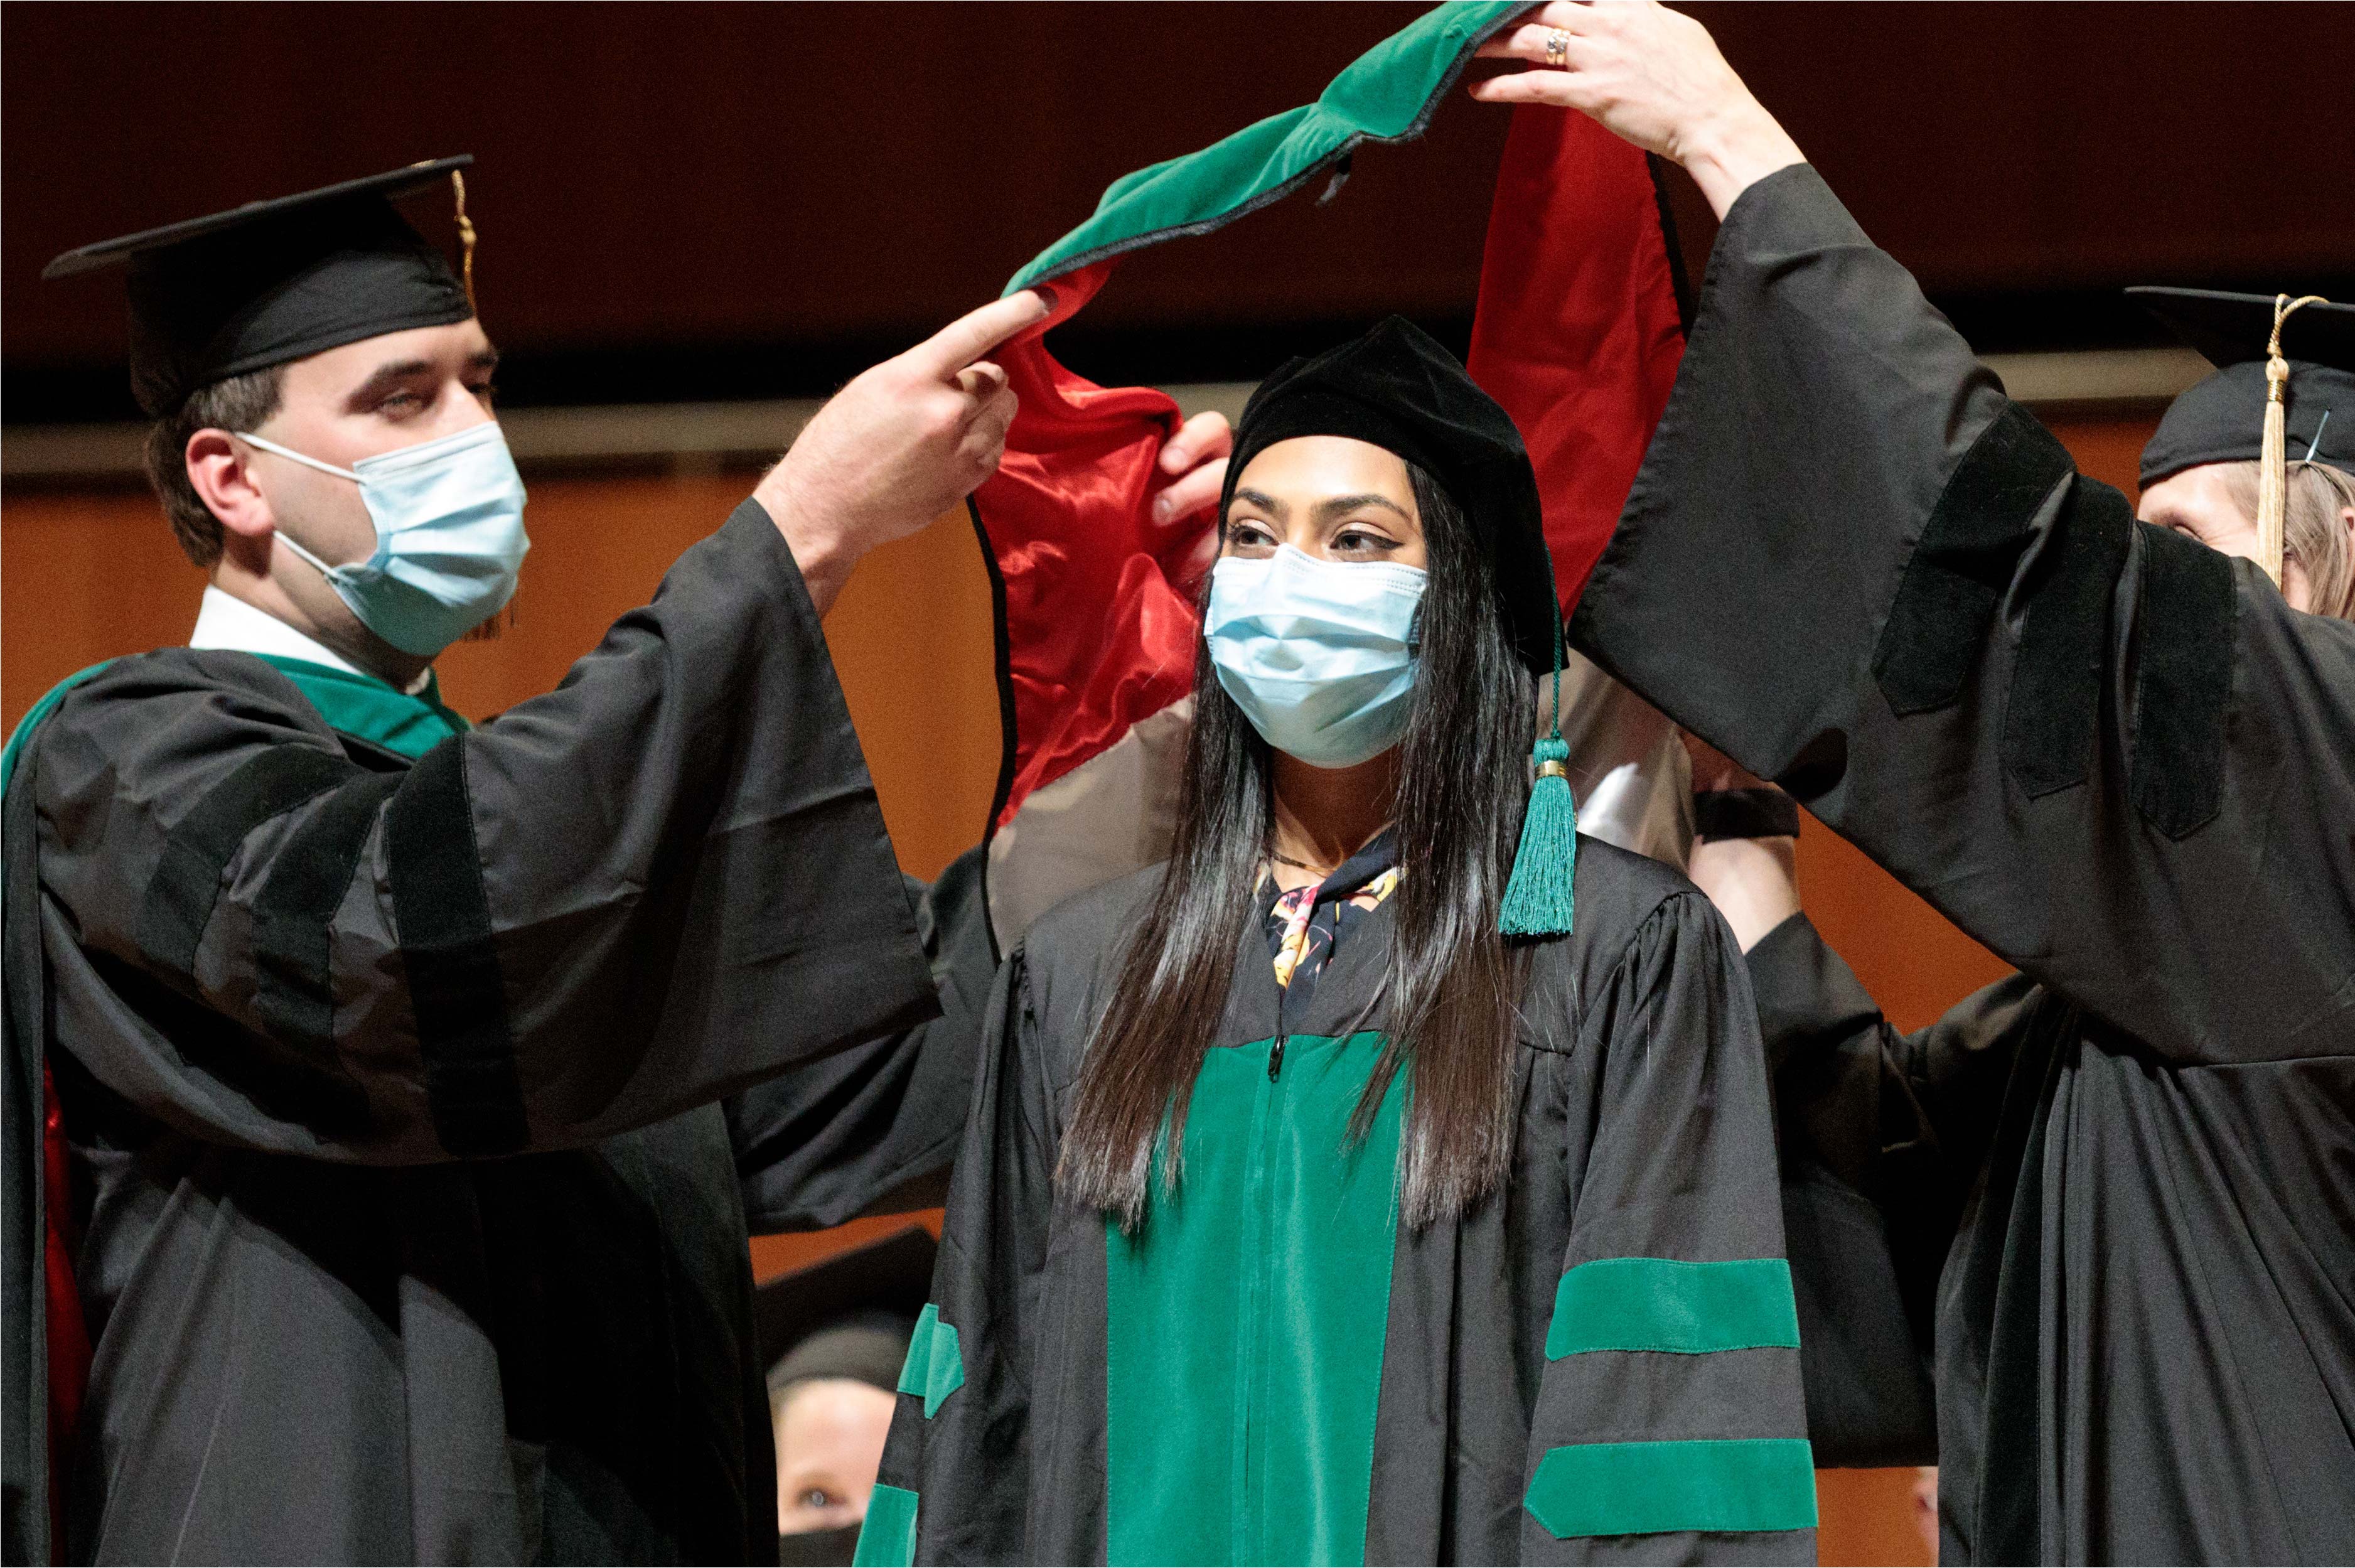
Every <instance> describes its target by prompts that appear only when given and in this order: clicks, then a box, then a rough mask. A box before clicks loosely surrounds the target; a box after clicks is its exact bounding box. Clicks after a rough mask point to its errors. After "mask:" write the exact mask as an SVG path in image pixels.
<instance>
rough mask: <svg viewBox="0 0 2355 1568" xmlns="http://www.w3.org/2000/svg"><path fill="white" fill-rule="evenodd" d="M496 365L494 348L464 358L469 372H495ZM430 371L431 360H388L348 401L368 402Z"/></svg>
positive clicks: (497, 357) (354, 390)
mask: <svg viewBox="0 0 2355 1568" xmlns="http://www.w3.org/2000/svg"><path fill="white" fill-rule="evenodd" d="M498 364H499V351H498V350H497V349H496V348H485V349H481V350H478V351H477V352H475V353H473V354H470V355H468V356H467V357H466V368H468V369H470V370H496V368H498ZM432 371H433V362H432V360H431V359H394V360H389V361H388V362H387V363H385V364H382V365H379V366H378V367H377V368H376V369H375V370H374V371H373V372H371V373H370V374H369V376H368V379H367V380H365V381H362V382H361V383H360V384H359V385H358V386H357V387H356V388H354V389H352V395H351V399H350V401H351V402H352V403H353V404H354V405H356V406H357V405H358V404H361V403H366V402H368V401H370V400H374V399H376V398H378V397H380V396H382V395H383V394H384V393H386V392H389V391H391V390H392V389H394V388H395V387H397V386H399V385H400V383H401V382H403V381H406V380H409V379H410V378H412V377H416V376H426V375H431V374H432Z"/></svg>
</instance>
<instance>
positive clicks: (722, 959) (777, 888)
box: [37, 501, 937, 1163]
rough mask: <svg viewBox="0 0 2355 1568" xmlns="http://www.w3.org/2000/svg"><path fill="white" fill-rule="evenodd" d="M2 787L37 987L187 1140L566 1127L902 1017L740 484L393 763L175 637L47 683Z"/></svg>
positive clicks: (773, 559) (912, 945) (893, 956)
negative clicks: (557, 671) (487, 707)
mask: <svg viewBox="0 0 2355 1568" xmlns="http://www.w3.org/2000/svg"><path fill="white" fill-rule="evenodd" d="M37 786H38V791H39V795H38V800H39V807H40V809H39V816H40V833H41V841H40V866H41V871H42V880H43V894H44V909H43V920H44V933H45V939H46V942H47V944H48V949H49V951H50V953H51V954H52V955H53V964H54V965H56V966H57V967H58V968H59V976H58V983H57V997H58V999H57V1004H56V1005H57V1007H58V1008H59V1011H60V1013H61V1014H64V1013H66V1012H69V1011H71V1010H73V1009H81V1010H82V1011H83V1013H84V1015H85V1016H83V1017H80V1018H79V1019H66V1018H64V1017H61V1018H60V1027H59V1038H60V1039H61V1040H66V1041H69V1042H70V1045H69V1048H70V1049H72V1050H74V1051H77V1052H78V1053H80V1054H81V1055H82V1056H83V1057H84V1060H82V1061H81V1063H80V1065H81V1066H82V1067H84V1068H86V1069H87V1070H88V1071H89V1072H91V1074H93V1075H94V1076H95V1077H97V1078H98V1079H99V1080H101V1082H102V1083H105V1084H106V1085H107V1086H108V1087H109V1088H111V1089H112V1091H113V1092H114V1093H117V1094H119V1095H121V1096H123V1098H124V1099H126V1100H128V1101H129V1102H130V1103H131V1104H133V1105H134V1106H136V1107H138V1108H139V1109H140V1110H142V1111H143V1112H144V1113H145V1114H147V1115H151V1116H153V1117H155V1118H156V1119H157V1120H159V1121H162V1122H164V1123H165V1124H167V1125H172V1126H175V1127H177V1128H179V1129H181V1130H183V1131H185V1132H187V1133H189V1134H192V1135H194V1136H200V1137H206V1138H211V1139H215V1140H221V1141H227V1142H229V1143H233V1144H238V1145H241V1146H244V1147H251V1148H257V1149H262V1150H267V1151H272V1152H279V1153H287V1154H295V1155H303V1156H308V1157H317V1158H330V1159H347V1160H357V1161H368V1162H381V1163H410V1162H424V1161H433V1160H441V1159H448V1158H453V1157H489V1156H499V1155H509V1154H515V1153H517V1152H521V1151H525V1150H531V1149H541V1148H549V1147H565V1146H577V1145H583V1144H588V1143H591V1142H594V1141H596V1140H598V1139H601V1138H603V1137H605V1136H610V1135H612V1134H614V1133H617V1132H620V1131H623V1130H626V1129H628V1128H631V1127H635V1126H641V1125H647V1124H650V1123H653V1122H655V1121H658V1120H661V1119H663V1118H666V1117H668V1116H671V1115H676V1114H677V1113H679V1112H681V1111H684V1110H687V1109H689V1108H691V1107H694V1106H696V1105H699V1104H710V1103H712V1102H715V1101H718V1100H720V1099H722V1098H723V1097H725V1096H727V1095H729V1094H730V1093H734V1092H736V1091H738V1090H740V1089H742V1088H744V1087H746V1086H747V1085H749V1084H751V1083H756V1082H759V1081H760V1080H762V1079H763V1078H766V1077H768V1076H771V1075H773V1074H774V1073H775V1072H779V1071H781V1070H782V1069H783V1068H785V1067H788V1066H790V1065H792V1064H794V1063H795V1062H799V1061H807V1060H810V1059H813V1058H815V1057H819V1056H823V1055H825V1054H826V1053H828V1052H830V1051H837V1050H839V1049H841V1048H843V1047H845V1046H848V1045H853V1044H856V1043H857V1042H858V1041H861V1040H874V1039H876V1038H878V1037H879V1036H881V1035H885V1034H888V1033H890V1032H892V1031H894V1030H897V1029H904V1028H907V1027H909V1026H911V1025H912V1024H913V1023H915V1022H916V1021H918V1020H920V1019H922V1018H924V1017H927V1016H929V1015H930V1014H931V1013H932V1012H933V1011H934V1010H936V1008H937V1004H936V1002H935V1001H934V999H933V989H932V978H931V976H930V973H929V971H928V970H927V968H926V965H925V962H924V956H923V954H922V950H921V948H920V947H919V945H918V944H917V940H916V933H915V930H914V919H913V912H912V911H911V909H910V907H909V901H908V897H907V893H906V891H905V889H904V888H903V886H902V884H901V880H900V873H899V870H898V868H897V866H896V865H895V864H894V863H893V859H892V855H891V847H890V840H889V838H888V837H887V836H886V834H885V832H884V828H883V822H882V818H881V815H880V813H879V810H878V808H877V805H876V802H875V796H874V792H873V789H872V786H871V785H870V784H869V782H868V776H867V771H866V765H865V763H864V760H863V758H862V757H861V755H860V752H859V749H858V738H857V736H856V735H855V734H854V733H853V732H852V731H851V727H850V720H849V715H848V712H847V709H846V708H845V706H844V704H843V699H842V695H841V692H840V690H839V689H838V688H837V686H836V683H835V678H834V673H833V667H832V664H831V662H830V660H829V658H828V656H827V653H826V644H825V641H824V639H823V637H822V635H821V634H820V631H819V626H818V618H817V615H816V613H815V611H814V609H813V608H812V606H811V604H810V602H809V599H808V596H807V594H806V592H805V591H804V589H803V586H802V583H801V579H800V574H799V572H798V571H796V569H795V567H794V561H793V558H792V555H791V553H790V552H789V551H788V550H787V549H786V548H785V546H784V543H783V539H781V538H780V536H779V535H778V532H777V530H776V528H774V527H773V525H772V524H771V522H770V519H769V517H768V516H767V514H766V513H765V512H763V511H762V509H761V507H759V506H758V505H757V504H755V503H752V502H749V501H748V502H746V503H745V504H744V505H743V506H742V507H739V508H738V510H737V512H736V514H735V516H734V517H731V518H730V520H729V522H728V523H727V525H726V526H725V527H724V528H721V529H720V530H719V532H718V533H717V534H715V535H713V536H712V537H711V538H709V539H705V540H704V541H703V542H701V543H700V544H698V545H696V546H695V547H694V548H692V549H689V550H687V552H686V554H685V555H683V556H681V557H680V559H679V560H678V561H677V564H676V565H675V566H674V567H673V568H672V570H671V571H670V572H669V574H668V575H667V576H666V579H665V580H664V582H663V586H662V588H661V590H660V591H659V592H657V593H656V595H655V600H654V602H653V603H651V604H649V605H647V606H646V607H645V608H644V609H641V610H636V611H634V612H632V613H630V614H628V615H625V616H623V618H622V619H621V620H620V621H618V622H617V623H615V624H614V625H613V629H612V631H610V632H609V633H608V634H607V635H606V636H605V639H604V641H603V642H602V645H600V646H599V647H598V648H597V649H596V650H595V651H594V652H592V653H591V654H590V655H589V656H587V657H585V658H583V659H582V660H581V662H580V663H578V664H576V665H575V666H574V667H572V670H571V671H570V674H569V675H568V676H567V677H565V680H564V682H563V684H562V685H560V686H559V688H557V689H556V690H555V691H553V692H550V693H549V694H548V695H546V696H544V697H539V698H536V699H532V700H530V701H527V702H525V703H521V704H519V705H517V707H515V708H512V709H508V710H507V711H506V713H505V714H504V715H502V716H501V717H500V718H499V719H498V720H496V722H494V723H491V724H489V725H486V726H485V727H484V728H482V729H480V730H477V731H473V732H471V733H469V734H466V735H464V736H460V737H456V738H453V739H452V740H450V741H445V742H444V743H443V744H442V745H441V746H439V747H436V748H435V749H434V750H433V751H432V752H427V753H426V754H425V755H424V756H423V757H422V758H421V759H419V760H418V762H417V763H416V764H415V765H414V766H413V767H411V768H410V769H409V770H408V771H406V772H405V773H376V772H370V771H368V769H366V768H364V767H362V766H361V765H360V764H359V763H356V762H353V761H350V760H347V758H346V755H345V753H344V752H343V750H342V748H341V747H340V746H339V744H338V743H337V741H336V738H335V736H334V734H333V732H332V731H329V730H328V729H327V728H326V727H325V724H324V722H323V721H322V720H320V719H319V717H318V715H317V714H316V712H315V711H314V710H312V709H310V708H309V706H308V705H307V704H305V703H304V702H303V701H302V700H301V699H300V697H299V694H297V693H295V692H294V690H293V687H292V686H291V684H289V683H287V682H286V681H285V680H284V678H283V677H280V676H278V675H277V674H276V672H275V671H272V670H270V669H268V668H267V667H265V666H263V665H262V664H261V662H260V661H258V660H255V659H252V658H250V657H248V656H243V655H234V654H208V653H196V652H190V651H186V650H177V651H168V652H165V653H160V654H155V655H149V656H143V657H140V658H136V659H126V660H123V661H121V662H120V663H119V664H117V665H115V666H113V667H110V668H109V669H107V670H106V671H105V672H104V673H102V674H101V675H100V676H98V677H94V678H92V679H91V680H90V681H89V682H87V683H86V684H85V685H83V686H82V687H80V688H77V689H76V690H75V691H74V693H73V694H72V695H71V696H70V697H69V698H68V699H67V700H66V702H65V703H64V704H63V705H62V706H61V707H60V708H59V709H58V711H57V713H56V714H55V716H53V717H52V718H51V720H49V722H48V731H47V733H46V734H45V737H44V743H43V748H42V752H41V755H40V759H39V772H38V779H37ZM58 955H63V956H62V957H59V956H58ZM75 965H80V966H81V967H80V968H76V967H75ZM107 1010H112V1014H113V1016H101V1015H102V1014H103V1013H104V1012H105V1011H107ZM69 1025H71V1026H72V1027H68V1026H69Z"/></svg>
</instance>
